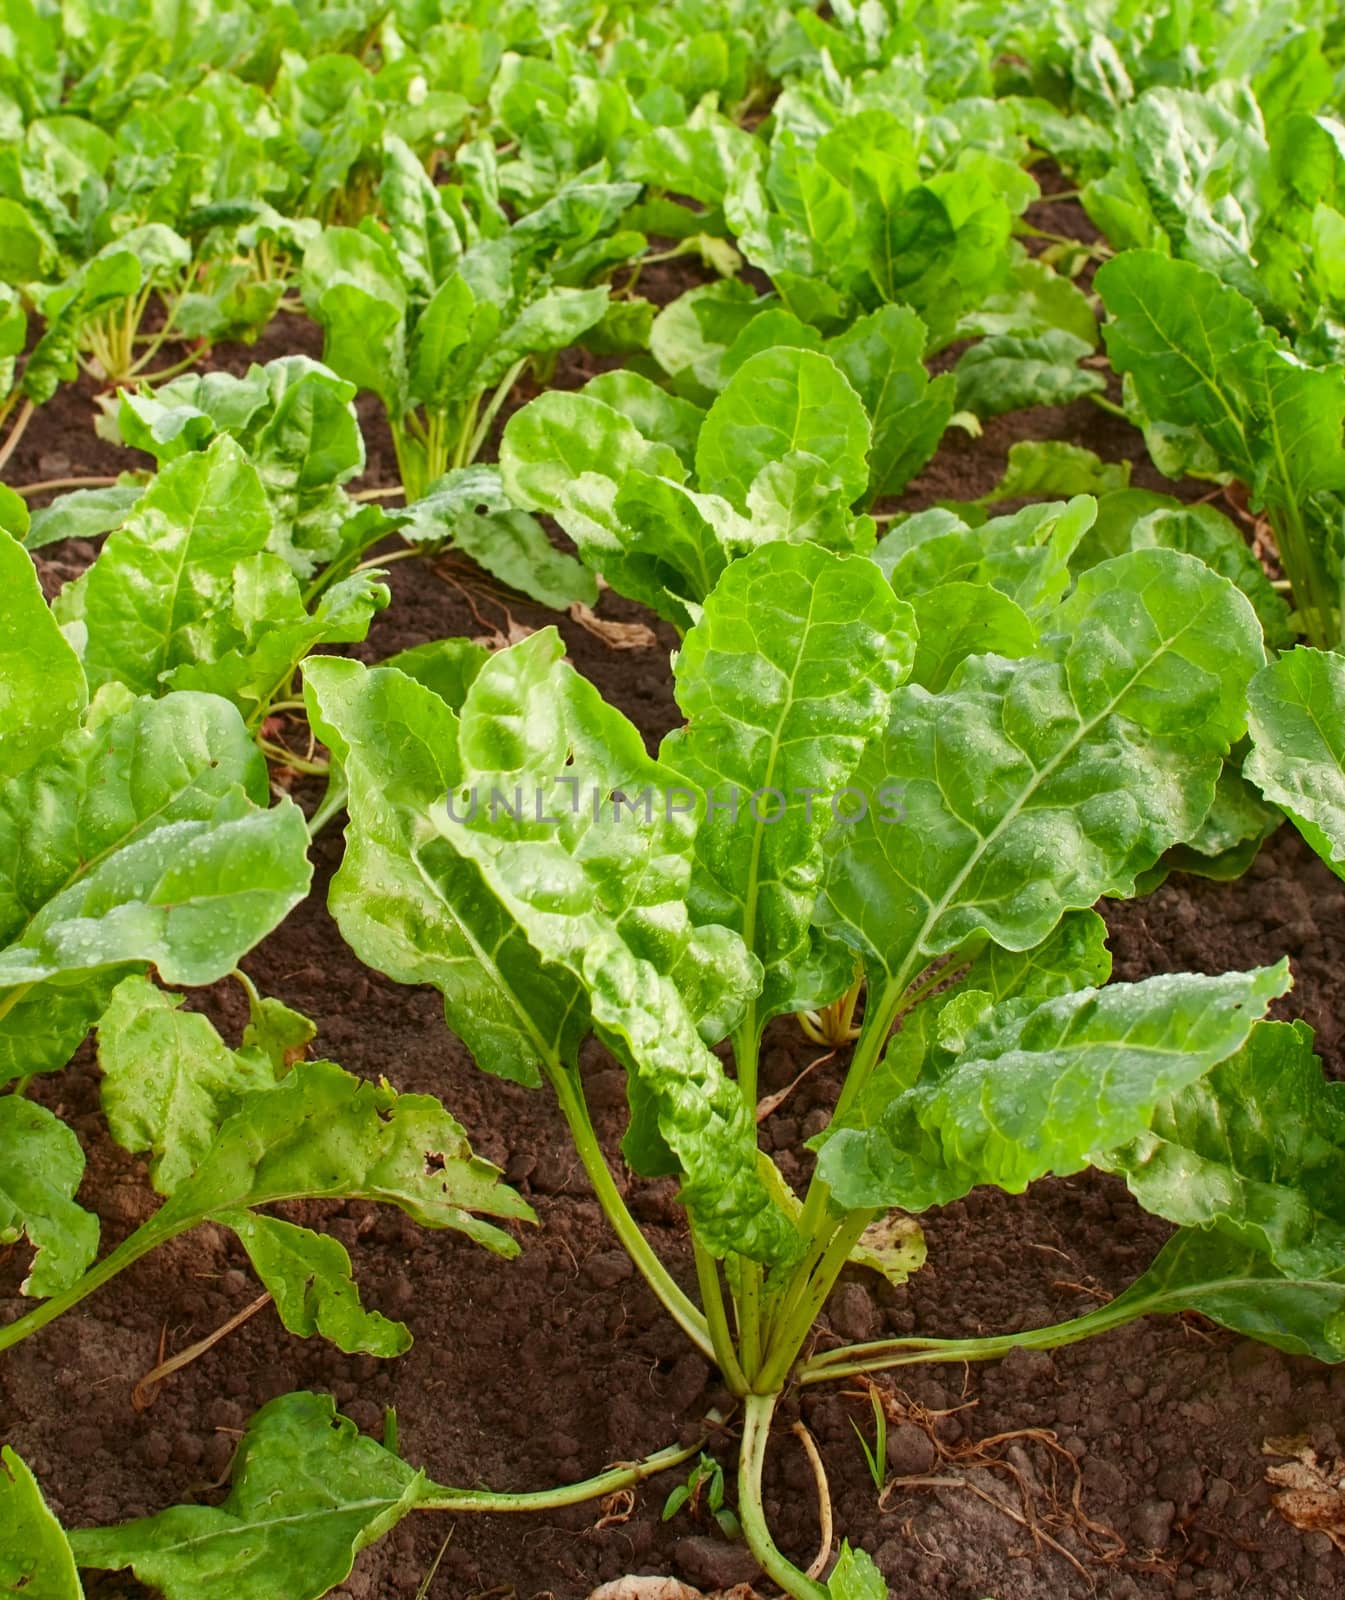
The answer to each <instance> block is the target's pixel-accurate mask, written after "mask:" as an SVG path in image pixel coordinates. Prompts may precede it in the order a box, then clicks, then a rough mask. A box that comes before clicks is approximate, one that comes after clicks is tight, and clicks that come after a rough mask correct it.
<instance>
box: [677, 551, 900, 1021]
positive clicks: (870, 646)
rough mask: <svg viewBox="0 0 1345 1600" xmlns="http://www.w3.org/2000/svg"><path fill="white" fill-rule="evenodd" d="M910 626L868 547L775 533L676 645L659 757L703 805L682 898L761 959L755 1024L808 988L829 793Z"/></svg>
mask: <svg viewBox="0 0 1345 1600" xmlns="http://www.w3.org/2000/svg"><path fill="white" fill-rule="evenodd" d="M913 634H914V630H913V626H912V620H911V613H910V610H909V608H908V607H906V606H905V605H903V604H901V603H900V602H899V601H898V600H896V598H895V597H894V595H893V593H892V589H891V586H890V585H888V584H887V583H885V582H884V581H883V576H882V574H881V572H879V570H878V569H877V567H875V566H874V565H873V563H872V562H870V561H867V560H864V559H862V558H857V557H846V556H840V555H833V554H832V553H831V552H829V551H826V550H822V549H820V548H819V547H818V546H816V545H811V544H803V545H789V544H775V545H766V546H764V547H762V548H761V549H759V550H756V551H754V552H753V553H752V554H751V555H749V556H746V557H744V558H743V559H742V560H740V561H736V562H734V563H733V564H732V565H731V566H730V567H729V568H728V570H727V571H726V572H725V574H724V575H723V577H722V578H721V579H720V581H719V584H718V586H717V587H716V588H715V589H714V590H713V592H712V593H711V595H710V597H709V599H708V600H707V602H706V606H705V614H704V617H703V618H702V620H701V621H700V623H699V624H698V625H697V626H696V627H695V628H693V629H692V630H691V632H690V633H689V634H688V635H687V637H686V640H685V642H684V644H683V647H682V649H681V651H680V652H679V654H678V658H677V685H678V703H679V705H680V706H681V709H682V712H683V714H684V715H685V716H686V718H687V722H688V726H687V727H686V728H683V729H679V730H677V731H676V732H674V733H672V734H670V735H669V736H668V737H667V738H666V739H665V740H664V741H663V745H662V749H661V756H662V758H663V759H664V760H666V761H667V762H668V763H669V764H670V765H671V766H674V767H676V768H677V769H678V770H679V771H680V772H682V773H683V774H685V775H686V777H688V778H690V779H691V781H692V782H693V783H695V784H696V785H697V786H698V787H699V788H700V789H702V790H703V791H704V792H705V793H706V795H707V797H708V798H709V800H710V802H711V805H712V806H713V807H714V810H713V814H711V815H709V816H707V818H706V821H705V822H704V824H703V825H702V827H701V829H700V832H699V834H698V835H697V841H696V853H697V868H696V872H695V874H694V876H693V878H692V883H691V905H692V910H693V913H694V915H695V916H696V918H697V920H698V921H700V922H717V923H722V924H723V925H724V926H726V927H730V928H733V929H734V931H735V932H737V933H739V934H741V935H742V937H743V939H744V940H745V941H746V943H747V945H748V947H749V949H751V950H752V951H753V952H754V953H755V955H756V956H757V958H758V960H760V962H761V963H762V966H763V968H764V970H765V981H764V987H763V990H762V994H761V997H760V999H759V1000H758V1001H757V1002H756V1006H755V1009H754V1013H753V1024H754V1027H755V1029H757V1030H759V1029H760V1028H761V1027H762V1026H764V1024H765V1022H766V1021H767V1020H768V1019H769V1018H770V1017H771V1016H774V1015H776V1014H777V1013H778V1012H780V1011H784V1010H801V1009H804V1008H805V1006H806V1005H807V1004H812V1003H814V1001H815V998H816V997H813V996H809V995H808V994H807V993H806V992H805V991H804V990H802V989H801V988H800V982H801V979H802V978H803V975H804V974H803V970H802V969H803V968H805V967H806V966H807V964H808V961H809V957H810V954H811V949H812V942H811V938H810V931H809V923H810V920H811V915H812V907H813V902H814V900H815V899H816V897H817V890H818V887H819V884H820V880H821V873H822V840H823V837H824V835H825V834H826V832H827V830H828V828H829V827H830V825H831V821H832V797H833V796H835V795H836V794H837V793H838V791H840V790H843V789H844V788H845V787H846V785H847V783H848V782H849V778H850V774H851V772H852V771H853V769H854V767H855V765H856V763H857V762H858V760H859V758H860V756H861V754H862V753H863V750H864V746H865V745H866V744H867V743H868V741H869V739H870V738H871V737H872V736H873V735H874V734H875V733H876V732H877V731H878V730H879V728H881V727H882V725H883V724H884V723H885V721H886V720H887V712H888V702H889V699H890V697H891V694H892V692H893V690H894V689H895V688H896V687H897V685H898V684H899V683H900V682H901V681H902V679H903V678H904V677H905V676H906V673H907V672H908V671H909V669H910V664H911V660H912V656H913V650H914V637H913ZM875 803H876V797H875ZM754 1045H755V1040H754V1041H753V1046H754Z"/></svg>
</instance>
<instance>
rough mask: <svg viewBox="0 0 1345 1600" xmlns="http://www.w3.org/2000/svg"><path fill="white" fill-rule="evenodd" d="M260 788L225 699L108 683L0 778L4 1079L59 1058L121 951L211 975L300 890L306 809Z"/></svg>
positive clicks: (304, 881) (99, 1003)
mask: <svg viewBox="0 0 1345 1600" xmlns="http://www.w3.org/2000/svg"><path fill="white" fill-rule="evenodd" d="M266 798H267V788H266V769H265V764H264V762H263V761H262V759H261V756H260V755H259V753H258V751H257V748H256V746H255V745H254V744H253V742H252V741H251V739H249V737H248V735H247V732H246V730H245V728H244V727H243V723H242V720H241V718H240V717H239V716H238V713H237V712H236V711H235V710H234V709H233V708H232V707H231V706H229V705H228V704H227V703H226V702H225V701H222V700H218V699H215V698H213V697H208V696H202V695H194V694H174V695H169V696H167V697H166V698H164V699H162V700H136V701H132V700H131V699H130V698H129V696H128V695H127V694H126V691H125V690H122V689H117V688H114V689H109V690H105V691H104V692H103V694H102V695H101V696H100V697H99V699H98V700H97V701H96V702H95V704H94V707H93V708H92V710H91V712H90V714H89V717H88V719H87V720H86V723H85V725H84V726H83V727H80V728H76V729H74V730H72V732H70V733H69V734H67V735H66V737H65V738H64V739H63V740H61V741H60V742H59V743H58V744H55V745H53V746H52V747H51V748H50V749H49V750H48V751H47V752H46V754H45V755H44V756H42V757H41V759H40V760H39V761H38V762H36V763H35V764H34V765H33V766H32V767H31V768H30V769H28V771H26V772H25V773H23V775H22V776H20V777H18V778H16V779H13V780H12V781H11V782H10V783H9V784H8V785H7V786H5V787H4V788H3V789H0V840H3V841H4V852H3V855H4V859H5V861H6V862H7V867H6V870H5V872H4V873H3V874H0V938H3V940H4V941H5V945H6V946H7V948H5V949H4V950H3V951H0V983H3V984H4V985H6V986H11V987H10V993H9V994H7V995H6V996H5V1002H6V1004H7V1010H6V1014H5V1016H4V1017H3V1019H0V1080H7V1079H9V1078H12V1077H18V1076H22V1075H24V1074H26V1073H30V1072H40V1071H46V1070H49V1069H51V1068H52V1067H59V1066H62V1065H63V1064H64V1063H65V1061H67V1060H68V1059H69V1056H70V1053H71V1051H73V1050H74V1048H75V1046H76V1045H77V1044H78V1043H79V1041H80V1039H81V1038H82V1037H83V1035H84V1033H85V1032H86V1031H87V1029H88V1028H89V1027H90V1026H91V1025H92V1023H93V1021H94V1019H95V1018H96V1017H97V1015H98V1014H99V1012H100V1011H101V1010H102V1008H103V1006H104V1005H105V1004H106V1001H107V997H108V993H109V992H110V989H111V987H112V984H113V983H114V982H115V981H116V979H117V978H118V977H120V976H124V975H125V965H126V964H128V963H129V964H133V965H134V964H140V963H143V962H148V961H153V962H155V963H156V964H157V965H158V967H159V970H160V974H161V975H162V977H163V978H164V979H165V980H166V981H167V982H169V983H196V984H200V983H211V982H213V981H214V980H215V979H217V978H221V977H223V976H224V975H225V974H226V973H227V972H229V971H230V970H231V969H232V968H233V967H234V966H235V965H236V964H237V962H238V958H239V957H240V956H241V955H243V954H244V953H245V952H246V951H247V950H249V949H250V948H251V947H252V946H253V945H254V944H255V943H257V941H258V940H259V939H261V938H263V937H264V936H265V935H266V934H267V933H269V932H270V931H271V929H272V928H274V927H275V926H276V924H277V923H278V922H280V920H281V919H282V918H283V917H284V916H285V915H286V914H287V913H288V912H289V911H290V909H291V908H292V907H293V906H295V905H297V904H298V902H299V901H300V900H301V899H302V898H303V897H304V895H305V894H306V892H307V890H308V883H309V877H310V872H311V869H310V867H309V864H308V860H307V844H308V840H307V832H306V829H305V827H304V821H303V816H302V814H301V813H300V811H299V810H298V808H297V807H296V806H295V805H293V803H292V802H290V801H284V802H282V803H281V804H280V805H278V806H275V807H273V808H271V809H269V810H267V809H262V808H261V806H260V805H259V804H258V802H259V801H264V800H265V799H266ZM119 967H120V968H122V970H121V971H120V972H119V971H118V970H117V969H118V968H119ZM47 980H50V981H47ZM14 985H25V986H26V985H38V987H35V988H31V989H28V990H26V992H25V991H24V990H21V989H17V988H14V987H12V986H14Z"/></svg>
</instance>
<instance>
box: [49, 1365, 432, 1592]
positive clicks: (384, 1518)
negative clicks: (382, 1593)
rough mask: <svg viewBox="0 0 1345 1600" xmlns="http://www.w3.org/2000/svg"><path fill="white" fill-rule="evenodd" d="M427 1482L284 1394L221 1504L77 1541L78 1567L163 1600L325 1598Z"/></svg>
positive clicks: (322, 1406) (82, 1534)
mask: <svg viewBox="0 0 1345 1600" xmlns="http://www.w3.org/2000/svg"><path fill="white" fill-rule="evenodd" d="M425 1483H426V1480H425V1476H424V1474H423V1473H421V1472H417V1471H416V1470H415V1469H414V1468H412V1467H409V1466H408V1465H407V1464H406V1463H405V1462H404V1461H402V1460H401V1459H400V1458H399V1457H397V1456H395V1455H393V1454H392V1452H391V1451H388V1450H385V1449H383V1447H382V1446H381V1445H378V1444H375V1443H374V1441H373V1440H372V1439H367V1438H365V1437H364V1436H363V1435H362V1434H361V1433H360V1432H359V1430H358V1429H357V1428H356V1426H355V1424H354V1423H353V1422H350V1421H348V1420H347V1419H346V1418H345V1417H338V1416H336V1406H335V1402H334V1401H333V1400H332V1399H331V1398H330V1397H329V1396H327V1395H314V1394H305V1393H302V1392H300V1393H297V1394H287V1395H282V1396H281V1397H280V1398H279V1399H278V1400H272V1401H271V1402H270V1404H269V1405H265V1406H263V1407H262V1408H261V1410H260V1411H258V1412H257V1414H256V1415H255V1416H254V1417H253V1419H252V1421H251V1423H250V1424H249V1426H248V1431H247V1433H246V1434H245V1435H244V1437H243V1442H242V1444H241V1445H240V1446H239V1449H238V1454H237V1456H236V1457H235V1458H234V1467H233V1486H232V1488H231V1489H230V1491H229V1496H228V1498H227V1499H226V1500H225V1501H224V1502H223V1504H222V1505H219V1506H174V1507H172V1508H171V1509H170V1510H168V1511H162V1512H160V1513H159V1514H158V1516H154V1517H142V1518H140V1519H139V1520H138V1521H135V1522H126V1523H122V1524H121V1526H120V1527H113V1528H86V1529H82V1530H80V1531H79V1532H76V1533H74V1534H73V1535H72V1536H71V1544H72V1546H73V1548H74V1552H75V1559H76V1560H77V1561H78V1562H79V1564H80V1565H81V1566H83V1567H99V1568H107V1569H114V1568H119V1567H130V1568H131V1570H132V1571H133V1572H134V1573H135V1575H136V1577H137V1578H139V1579H140V1580H141V1582H142V1583H145V1584H148V1585H150V1586H151V1587H153V1588H155V1589H158V1590H160V1591H161V1592H162V1593H163V1594H164V1596H165V1597H166V1600H207V1597H210V1596H215V1595H219V1596H223V1595H224V1594H226V1593H227V1594H228V1595H229V1596H230V1597H231V1600H275V1597H276V1595H277V1594H284V1595H285V1596H286V1597H287V1600H319V1597H320V1596H321V1595H324V1594H326V1593H327V1592H328V1591H329V1590H331V1589H332V1588H334V1587H335V1586H336V1585H337V1584H339V1583H341V1582H343V1581H344V1580H345V1579H346V1578H348V1577H349V1576H350V1571H351V1568H352V1567H353V1565H354V1562H355V1557H356V1556H357V1555H358V1554H359V1552H360V1551H361V1550H363V1549H364V1548H365V1547H366V1546H367V1545H370V1544H373V1543H374V1541H375V1540H377V1539H380V1538H381V1537H382V1536H383V1534H385V1533H386V1532H387V1531H388V1530H389V1529H390V1528H392V1527H395V1526H396V1524H397V1523H398V1522H400V1521H401V1519H402V1518H403V1517H404V1516H405V1515H406V1514H407V1513H408V1512H409V1511H411V1510H412V1508H413V1507H414V1506H415V1503H416V1500H417V1498H418V1497H419V1496H420V1494H421V1492H422V1490H423V1489H424V1487H425Z"/></svg>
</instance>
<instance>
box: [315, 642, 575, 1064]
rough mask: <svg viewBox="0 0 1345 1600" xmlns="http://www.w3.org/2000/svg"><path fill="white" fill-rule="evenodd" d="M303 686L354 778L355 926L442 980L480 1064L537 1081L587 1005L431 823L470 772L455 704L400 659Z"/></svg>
mask: <svg viewBox="0 0 1345 1600" xmlns="http://www.w3.org/2000/svg"><path fill="white" fill-rule="evenodd" d="M476 665H477V667H478V670H479V669H480V667H481V663H476ZM304 684H305V694H306V697H307V700H308V705H309V712H310V716H311V717H312V720H313V724H314V726H315V727H316V728H317V729H318V730H319V731H320V733H321V736H322V738H323V739H324V740H325V741H326V742H327V743H328V744H329V745H330V746H331V747H332V749H333V750H334V751H335V752H336V753H337V754H338V755H339V757H340V759H341V761H342V764H343V766H344V769H345V772H346V775H347V778H348V780H349V784H350V798H349V801H348V809H349V812H350V826H349V828H348V829H347V833H346V855H345V860H344V861H343V862H342V864H341V868H340V871H339V872H338V873H337V874H336V876H335V878H333V880H332V886H331V892H330V904H331V909H332V914H333V915H334V916H335V918H336V920H337V922H338V923H339V924H340V927H341V932H342V934H343V935H344V936H345V938H346V940H347V941H348V942H349V944H350V946H351V948H352V949H353V950H354V951H355V953H356V955H358V956H359V958H360V959H361V960H362V961H364V962H366V963H367V964H368V965H369V966H371V967H374V968H376V969H377V970H378V971H380V972H385V973H387V974H388V975H389V976H390V977H392V978H395V979H397V980H398V982H401V983H432V984H434V986H435V987H436V988H437V989H439V991H440V992H441V993H442V994H443V996H444V1006H445V1011H446V1014H447V1017H448V1022H449V1025H450V1027H452V1028H453V1029H454V1031H455V1032H457V1033H458V1034H459V1035H460V1036H461V1037H462V1039H463V1040H464V1041H465V1042H466V1044H467V1046H468V1048H469V1049H470V1050H471V1052H472V1054H473V1056H475V1058H476V1061H477V1063H478V1065H480V1066H481V1067H483V1068H484V1069H485V1070H486V1071H487V1072H494V1073H496V1074H498V1075H499V1076H500V1077H504V1078H510V1079H512V1080H513V1081H514V1082H517V1083H525V1084H529V1085H534V1086H535V1085H536V1084H538V1083H540V1081H541V1076H542V1072H543V1069H544V1067H545V1066H546V1064H547V1063H548V1062H550V1061H553V1060H557V1059H560V1060H572V1059H574V1053H575V1051H576V1050H577V1048H578V1044H579V1040H580V1038H581V1037H582V1032H583V1029H584V1027H585V1020H586V1019H585V1008H584V1006H583V1004H582V1002H581V999H580V993H579V986H578V984H577V983H575V981H574V980H573V979H571V978H569V977H567V976H566V975H565V974H563V973H560V972H556V971H553V970H549V969H547V968H545V967H543V965H542V963H541V962H540V961H539V960H538V958H537V956H536V955H535V954H534V952H533V951H532V949H531V947H530V946H529V944H528V941H527V939H526V937H525V936H524V934H523V932H522V931H521V930H520V929H519V928H517V927H516V926H514V924H513V922H512V920H511V919H510V918H509V917H508V916H507V915H505V914H504V912H502V911H501V910H500V909H499V908H498V907H497V905H496V904H495V902H494V900H493V898H492V897H491V896H490V894H489V893H488V892H487V891H486V890H485V888H484V886H483V885H482V883H481V881H480V876H479V874H478V872H477V871H476V869H475V868H474V867H473V866H472V864H471V863H470V862H467V861H463V860H462V859H461V858H460V857H458V856H457V855H456V854H455V853H454V852H453V851H452V850H451V849H449V848H448V847H447V846H446V845H445V844H444V842H443V840H442V839H441V837H440V834H439V830H438V829H437V828H435V827H434V825H433V824H432V823H431V821H430V808H431V807H432V806H434V805H437V804H439V803H441V802H442V800H443V798H444V796H445V794H447V793H449V792H450V791H452V790H455V789H456V788H457V787H458V786H459V784H460V783H461V780H462V767H461V763H460V761H459V759H458V754H457V742H458V727H457V718H456V716H455V715H454V710H455V709H456V708H451V707H450V706H449V705H448V704H447V703H446V702H445V700H444V699H442V698H441V697H440V695H439V694H438V693H436V692H435V688H436V685H437V679H436V680H435V681H434V683H431V682H417V681H415V679H414V678H413V677H412V676H409V675H406V674H403V673H402V672H400V671H397V670H395V669H394V668H393V667H382V668H376V669H375V670H373V671H368V670H366V669H365V668H363V667H361V666H358V665H357V664H356V663H354V662H347V661H336V660H330V659H322V660H313V661H310V662H309V663H308V665H307V666H306V667H305V669H304ZM458 687H460V685H459V684H458V683H457V682H456V681H455V683H454V688H455V689H457V688H458ZM464 697H465V689H464ZM481 798H482V799H484V800H485V801H486V803H487V804H489V797H488V795H487V796H483V797H481ZM511 798H512V797H511Z"/></svg>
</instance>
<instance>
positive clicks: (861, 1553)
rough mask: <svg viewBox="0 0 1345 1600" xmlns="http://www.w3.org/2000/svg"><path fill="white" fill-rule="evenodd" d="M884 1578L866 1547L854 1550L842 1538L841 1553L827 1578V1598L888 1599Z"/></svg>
mask: <svg viewBox="0 0 1345 1600" xmlns="http://www.w3.org/2000/svg"><path fill="white" fill-rule="evenodd" d="M887 1592H888V1591H887V1580H886V1579H885V1578H884V1577H883V1575H882V1573H881V1572H879V1570H878V1568H877V1567H876V1566H875V1565H874V1563H873V1557H872V1556H871V1555H870V1554H869V1553H868V1551H867V1550H854V1549H852V1548H851V1547H850V1544H849V1542H848V1541H847V1540H845V1539H842V1540H841V1553H840V1555H839V1556H837V1558H836V1565H835V1566H834V1567H833V1568H832V1569H831V1576H830V1577H829V1578H828V1579H827V1594H828V1595H829V1596H830V1600H887Z"/></svg>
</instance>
